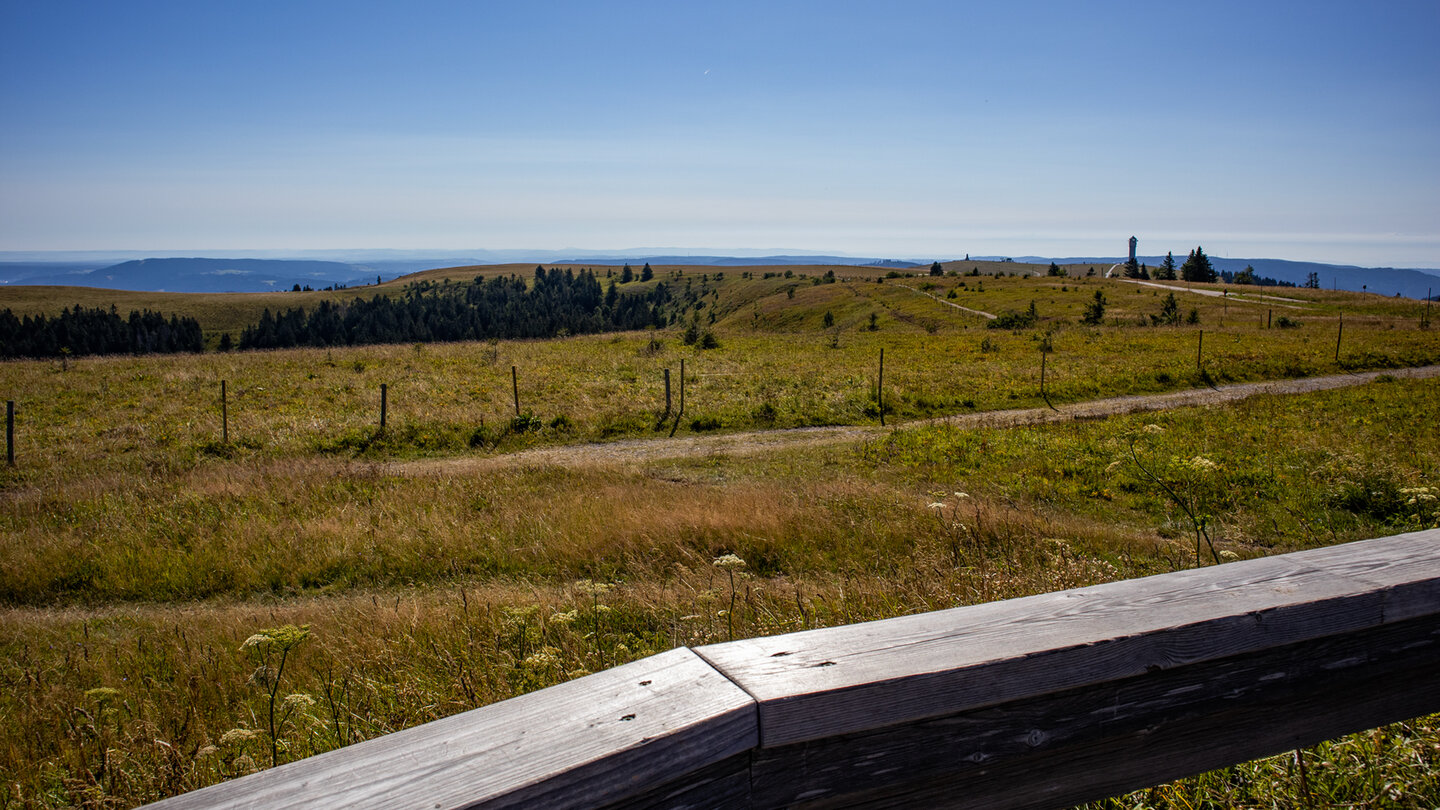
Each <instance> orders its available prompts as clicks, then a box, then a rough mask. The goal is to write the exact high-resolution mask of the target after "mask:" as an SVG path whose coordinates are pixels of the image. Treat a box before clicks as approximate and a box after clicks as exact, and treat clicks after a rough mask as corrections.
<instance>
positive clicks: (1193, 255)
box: [1180, 247, 1215, 282]
mask: <svg viewBox="0 0 1440 810" xmlns="http://www.w3.org/2000/svg"><path fill="white" fill-rule="evenodd" d="M1180 279H1181V280H1182V281H1203V282H1213V281H1215V268H1214V267H1212V266H1211V265H1210V257H1209V256H1206V255H1205V250H1204V249H1203V248H1201V247H1196V248H1195V249H1194V250H1192V251H1190V258H1188V259H1186V260H1185V264H1183V265H1181V267H1180Z"/></svg>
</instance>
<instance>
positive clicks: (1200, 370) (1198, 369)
mask: <svg viewBox="0 0 1440 810" xmlns="http://www.w3.org/2000/svg"><path fill="white" fill-rule="evenodd" d="M1204 348H1205V330H1204V329H1201V330H1200V338H1199V340H1196V341H1195V373H1196V374H1204V373H1205V369H1204V367H1202V366H1201V365H1200V352H1201V351H1202V350H1203V349H1204Z"/></svg>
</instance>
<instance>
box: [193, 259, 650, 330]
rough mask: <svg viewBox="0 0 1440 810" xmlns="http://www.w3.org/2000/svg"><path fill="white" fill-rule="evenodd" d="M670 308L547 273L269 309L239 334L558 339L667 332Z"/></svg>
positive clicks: (590, 277) (591, 280) (562, 273)
mask: <svg viewBox="0 0 1440 810" xmlns="http://www.w3.org/2000/svg"><path fill="white" fill-rule="evenodd" d="M671 301H672V295H671V291H670V288H669V287H668V286H667V285H666V284H665V283H664V282H660V283H658V284H656V285H654V286H653V287H650V288H649V289H647V290H645V291H643V292H633V293H623V294H622V293H621V292H620V291H619V288H618V285H617V284H616V282H615V281H614V280H613V279H612V280H611V282H610V284H609V285H608V287H606V286H602V285H601V283H600V280H599V279H598V278H596V276H595V274H594V273H593V272H592V271H590V270H588V269H586V270H582V271H580V272H579V273H576V272H575V271H574V270H571V269H566V270H560V269H558V268H552V269H549V270H547V269H545V268H544V267H543V266H541V267H536V268H535V277H534V280H533V283H531V284H527V283H526V282H525V280H524V279H523V278H521V277H519V276H516V275H510V276H493V277H491V278H489V279H486V278H483V277H476V278H475V280H474V281H472V282H469V283H458V284H457V283H451V282H448V281H447V282H444V283H438V284H437V283H435V282H417V283H415V284H411V285H409V286H407V287H406V288H405V290H404V291H403V292H402V293H401V294H400V295H399V296H398V297H389V296H384V295H376V296H374V297H373V298H370V299H358V300H355V301H352V302H349V303H345V304H340V303H335V302H333V301H322V302H320V304H319V305H318V306H316V307H315V308H314V309H311V310H306V309H305V308H303V307H297V308H294V309H289V310H286V311H284V312H280V313H276V314H272V313H271V312H270V310H268V309H267V310H265V311H264V313H262V314H261V316H260V322H259V323H258V324H256V325H254V326H251V327H247V328H246V329H245V331H244V332H243V333H241V336H240V344H239V348H241V349H271V348H285V347H290V346H347V345H350V346H353V345H360V344H370V343H410V342H426V341H460V340H488V339H492V338H495V339H502V338H503V339H507V340H508V339H521V338H553V337H557V336H561V335H567V334H571V335H578V334H593V333H596V332H606V331H618V330H630V329H644V328H646V327H649V326H656V327H663V326H665V325H667V324H668V323H669V319H670V313H668V312H667V306H666V305H667V304H670V303H671ZM222 348H226V347H223V346H222Z"/></svg>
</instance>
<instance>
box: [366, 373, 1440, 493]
mask: <svg viewBox="0 0 1440 810" xmlns="http://www.w3.org/2000/svg"><path fill="white" fill-rule="evenodd" d="M1382 375H1388V376H1391V377H1403V378H1407V379H1428V378H1431V377H1437V376H1440V366H1422V367H1419V368H1404V369H1390V370H1386V371H1367V372H1360V373H1355V374H1335V375H1331V376H1328V377H1306V378H1302V379H1294V380H1275V381H1269V382H1255V383H1236V384H1233V385H1222V386H1219V387H1217V388H1195V389H1191V390H1188V391H1176V392H1173V393H1169V394H1146V395H1141V396H1128V397H1112V398H1109V399H1097V400H1091V401H1089V402H1076V403H1072V404H1069V405H1061V406H1059V407H1058V408H1055V409H1051V408H1026V409H1021V410H1005V411H983V412H980V413H967V414H959V415H956V416H946V417H940V418H937V419H922V420H917V421H913V422H905V423H901V424H899V425H892V426H889V427H881V426H879V425H845V426H836V427H811V428H785V429H778V430H756V431H747V432H743V433H727V434H722V435H715V436H684V437H677V438H673V439H672V438H655V439H627V440H624V441H617V442H605V443H599V444H581V445H568V446H562V447H542V448H537V449H534V450H522V451H520V452H516V453H507V454H504V455H498V456H488V457H483V458H475V457H470V458H445V459H425V460H419V461H405V462H394V463H391V464H388V465H386V470H387V471H388V472H392V473H396V474H399V475H409V476H419V475H466V474H473V473H479V472H486V471H490V470H501V469H516V468H519V469H523V468H527V467H568V468H585V467H616V466H627V465H635V464H643V463H646V462H652V461H668V460H675V459H693V458H705V457H708V456H749V455H756V454H760V453H766V452H770V451H772V450H785V449H790V448H802V447H821V446H826V445H836V444H845V443H849V442H855V441H859V440H861V439H870V438H876V437H880V436H884V435H886V434H887V433H889V432H890V431H892V430H895V429H897V428H902V427H915V426H918V425H930V424H948V425H956V426H960V427H1016V426H1022V425H1040V424H1051V423H1056V422H1073V421H1085V420H1092V419H1104V418H1106V417H1109V416H1118V415H1121V414H1127V413H1139V412H1144V411H1162V410H1168V409H1171V408H1183V407H1188V406H1193V405H1221V404H1225V403H1229V402H1238V401H1240V400H1242V399H1246V398H1249V397H1253V396H1256V395H1258V394H1303V393H1308V392H1311V391H1328V390H1330V389H1333V388H1345V387H1348V386H1353V385H1363V384H1365V383H1368V382H1373V381H1374V380H1375V378H1377V377H1380V376H1382Z"/></svg>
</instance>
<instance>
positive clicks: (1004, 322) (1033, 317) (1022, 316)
mask: <svg viewBox="0 0 1440 810" xmlns="http://www.w3.org/2000/svg"><path fill="white" fill-rule="evenodd" d="M1039 322H1040V315H1039V314H1038V313H1037V312H1036V311H1035V302H1034V301H1031V302H1030V308H1029V309H1027V310H1025V311H1024V312H1015V311H1014V310H1011V311H1009V312H1005V313H1003V314H1001V315H1000V316H999V317H998V318H996V319H995V320H993V321H991V322H990V323H988V324H986V327H987V328H990V329H1028V328H1030V327H1032V326H1034V325H1035V324H1037V323H1039Z"/></svg>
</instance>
